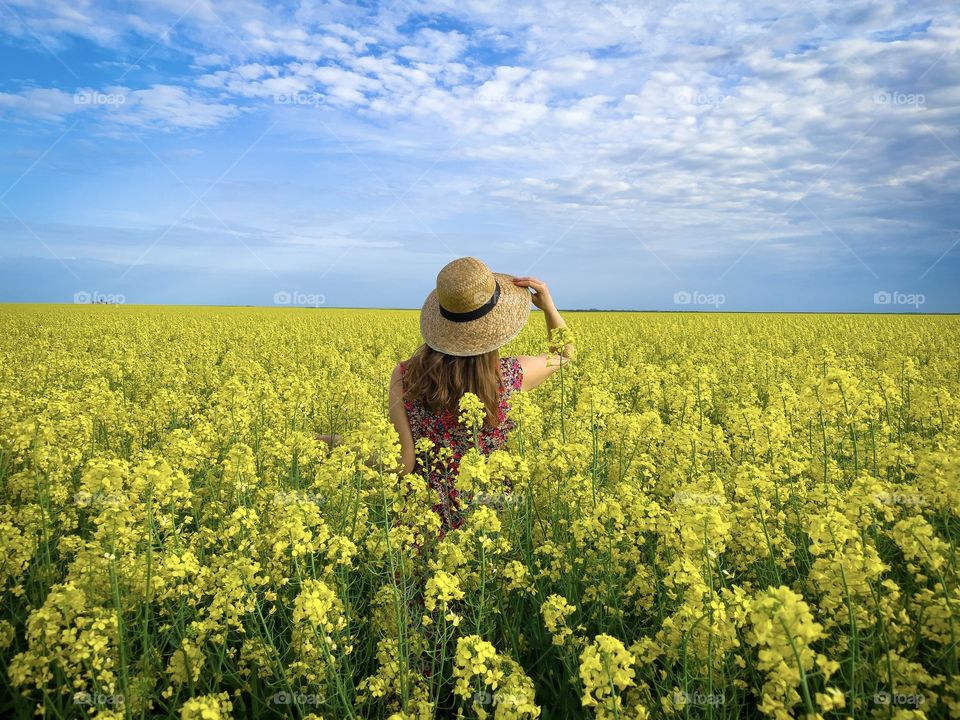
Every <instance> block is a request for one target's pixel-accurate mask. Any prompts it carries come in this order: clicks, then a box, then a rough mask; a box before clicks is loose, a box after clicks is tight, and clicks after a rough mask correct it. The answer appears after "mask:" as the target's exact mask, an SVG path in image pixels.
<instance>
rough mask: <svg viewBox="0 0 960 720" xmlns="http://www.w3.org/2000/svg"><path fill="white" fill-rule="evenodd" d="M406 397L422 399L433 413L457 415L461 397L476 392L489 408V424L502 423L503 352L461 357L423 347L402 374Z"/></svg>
mask: <svg viewBox="0 0 960 720" xmlns="http://www.w3.org/2000/svg"><path fill="white" fill-rule="evenodd" d="M403 385H404V390H403V394H404V397H406V399H407V400H419V401H420V402H421V403H422V404H423V405H424V407H426V408H427V409H428V410H429V411H430V412H433V413H440V412H443V411H444V410H449V411H450V412H452V413H453V414H454V415H456V414H457V412H458V406H459V404H460V398H461V397H463V395H464V393H468V392H470V393H473V394H474V395H476V396H477V397H478V398H480V401H481V402H482V403H483V405H484V407H485V408H486V409H487V418H486V424H487V425H488V426H490V427H496V426H497V425H498V424H499V419H498V417H497V415H498V409H499V398H498V397H497V395H498V393H499V390H500V389H501V388H502V387H503V376H502V375H501V374H500V353H499V352H498V351H497V350H491V351H490V352H488V353H484V354H483V355H470V356H467V357H458V356H456V355H447V354H446V353H442V352H438V351H436V350H434V349H433V348H431V347H430V346H429V345H421V346H420V347H419V348H418V349H417V351H416V352H415V353H414V354H413V357H412V358H410V361H409V362H408V363H407V365H406V370H405V372H404V374H403Z"/></svg>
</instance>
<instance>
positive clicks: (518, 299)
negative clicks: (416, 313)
mask: <svg viewBox="0 0 960 720" xmlns="http://www.w3.org/2000/svg"><path fill="white" fill-rule="evenodd" d="M493 276H494V278H496V280H497V282H498V283H500V298H499V300H497V304H496V305H495V306H494V307H493V309H492V310H491V311H490V312H488V313H487V314H486V315H484V316H483V317H480V318H477V319H476V320H467V321H466V322H456V321H454V320H448V319H447V318H445V317H443V315H441V314H440V301H439V300H438V299H437V291H436V290H434V291H433V292H431V293H430V294H429V295H428V296H427V299H426V301H425V302H424V303H423V308H422V309H421V310H420V334H421V335H423V340H424V342H425V343H426V344H427V345H429V346H430V347H431V348H433V349H434V350H436V351H438V352H442V353H445V354H447V355H456V356H458V357H467V356H469V355H483V354H484V353H488V352H490V351H491V350H496V349H497V348H499V347H503V346H504V345H506V344H507V343H508V342H510V341H511V340H513V339H514V338H515V337H516V336H517V335H519V334H520V331H521V330H523V326H524V325H525V324H526V322H527V318H529V317H530V307H531V302H530V291H529V290H527V288H525V287H519V286H517V285H514V284H513V277H514V276H513V275H506V274H504V273H494V274H493Z"/></svg>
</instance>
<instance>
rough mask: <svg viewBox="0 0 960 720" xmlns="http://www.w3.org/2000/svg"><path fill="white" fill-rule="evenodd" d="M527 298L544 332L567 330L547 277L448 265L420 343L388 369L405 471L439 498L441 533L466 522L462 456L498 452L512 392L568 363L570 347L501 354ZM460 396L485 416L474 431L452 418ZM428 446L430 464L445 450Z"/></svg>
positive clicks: (423, 320)
mask: <svg viewBox="0 0 960 720" xmlns="http://www.w3.org/2000/svg"><path fill="white" fill-rule="evenodd" d="M531 291H532V292H531ZM531 301H532V302H533V304H534V305H536V306H537V307H538V308H540V310H542V311H543V315H544V319H545V320H546V325H547V334H548V336H549V335H550V333H551V332H552V331H553V330H554V329H557V328H562V327H565V323H564V321H563V318H561V317H560V313H559V312H558V311H557V307H556V305H554V303H553V298H551V297H550V291H549V290H548V289H547V286H546V283H544V282H543V281H541V280H537V279H536V278H532V277H513V276H511V275H504V274H502V273H492V272H491V271H490V269H489V268H488V267H487V266H486V265H485V264H484V263H482V262H481V261H480V260H477V259H475V258H470V257H467V258H460V259H458V260H454V261H453V262H451V263H449V264H448V265H446V266H445V267H444V268H443V269H442V270H441V271H440V273H439V274H438V275H437V287H436V289H435V290H434V291H433V292H431V293H430V295H429V296H428V297H427V299H426V302H424V304H423V309H422V310H421V311H420V332H421V334H422V335H423V340H424V344H423V345H421V346H420V348H419V349H418V350H417V351H416V352H415V353H414V355H413V357H411V358H410V359H409V360H407V361H405V362H401V363H399V364H398V365H397V366H396V367H395V368H394V370H393V375H392V377H391V378H390V420H391V421H392V422H393V425H394V427H396V429H397V433H398V434H399V436H400V446H401V449H402V455H401V458H402V463H403V467H402V470H403V472H405V473H410V472H420V473H422V474H423V475H424V477H425V478H427V482H428V483H429V484H430V486H431V487H432V488H433V489H434V490H436V491H437V493H438V494H439V496H440V504H439V505H437V506H435V508H434V509H435V510H436V511H437V512H438V513H439V514H440V519H441V528H442V531H443V532H446V531H448V530H451V529H454V528H457V527H459V526H460V525H461V524H462V523H463V516H462V509H461V504H460V499H459V497H458V492H457V488H456V484H455V481H456V475H457V470H458V467H459V462H460V458H461V457H462V456H463V454H464V453H465V452H467V450H469V449H470V448H472V447H474V446H476V447H477V448H478V449H479V450H480V451H481V452H482V453H483V454H485V455H487V454H489V453H491V452H492V451H494V450H498V449H501V448H503V447H504V445H505V443H506V439H507V436H508V434H509V432H510V430H511V429H512V427H513V423H512V422H511V421H510V420H508V419H507V417H506V415H507V411H508V410H509V408H510V396H511V395H512V394H513V393H514V392H516V391H517V390H532V389H533V388H535V387H537V386H538V385H540V384H541V383H542V382H543V381H544V380H546V379H547V378H548V377H550V376H551V375H552V374H553V373H554V372H556V371H557V370H559V369H560V367H561V365H562V364H564V363H566V362H568V361H569V360H572V359H573V357H574V347H573V345H572V344H568V345H565V346H564V348H563V350H562V352H561V354H560V357H559V360H558V359H557V358H556V357H555V356H554V357H553V358H552V359H551V358H550V357H549V356H548V355H546V354H544V355H522V356H519V357H500V354H499V349H500V348H501V347H502V346H503V345H506V344H507V343H508V342H510V341H511V340H513V339H514V338H515V337H516V336H517V335H518V334H519V333H520V331H521V330H522V329H523V326H524V324H525V323H526V321H527V317H528V316H529V314H530V303H531ZM465 393H473V394H474V395H475V396H476V397H477V398H479V400H480V402H481V403H482V404H483V410H484V411H485V419H484V422H483V425H482V427H481V428H480V430H479V432H478V433H476V435H475V434H474V432H473V431H471V430H469V429H468V428H467V427H465V426H464V425H463V424H462V423H460V422H459V421H458V414H459V403H460V399H461V398H462V397H463V395H464V394H465ZM423 439H427V440H430V443H421V442H419V441H421V440H423ZM424 445H430V446H431V447H432V452H431V453H429V455H431V456H433V457H434V458H436V456H437V455H438V454H439V453H438V452H437V451H439V450H440V449H441V448H445V449H446V450H448V451H449V454H447V453H442V455H443V456H444V458H445V459H444V460H442V461H441V462H437V461H436V459H434V460H433V461H432V462H431V461H430V458H429V457H427V453H421V454H420V456H419V457H418V455H417V452H416V449H417V448H418V447H423V446H424Z"/></svg>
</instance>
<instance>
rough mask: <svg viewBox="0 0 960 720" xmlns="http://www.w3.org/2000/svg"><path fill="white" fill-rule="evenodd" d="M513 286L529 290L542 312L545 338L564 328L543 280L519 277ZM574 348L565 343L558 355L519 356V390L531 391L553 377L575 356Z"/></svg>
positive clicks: (514, 280)
mask: <svg viewBox="0 0 960 720" xmlns="http://www.w3.org/2000/svg"><path fill="white" fill-rule="evenodd" d="M513 284H514V285H519V286H520V287H526V288H531V289H532V290H533V295H532V296H531V298H530V299H531V300H532V301H533V304H534V305H536V306H537V307H538V308H540V309H541V310H542V311H543V319H544V320H545V321H546V323H547V338H548V339H549V338H550V336H551V334H552V333H553V331H554V330H555V329H557V328H563V327H566V326H567V324H566V323H565V322H564V321H563V318H562V317H560V312H559V311H558V310H557V306H556V305H554V303H553V298H552V297H551V296H550V290H549V289H548V288H547V284H546V283H545V282H543V280H538V279H537V278H532V277H520V278H514V279H513ZM576 352H577V351H576V348H575V347H574V346H573V343H567V344H566V345H564V346H563V349H562V350H561V351H560V355H559V356H557V355H548V354H546V353H544V354H543V355H522V356H520V358H519V360H520V366H521V367H522V368H523V383H522V384H521V385H520V389H521V390H532V389H533V388H535V387H537V386H538V385H540V384H541V383H542V382H543V381H544V380H546V379H547V378H548V377H550V376H551V375H553V373H555V372H556V371H557V370H559V369H560V367H561V366H562V365H566V364H567V363H568V362H571V361H572V360H573V359H574V357H575V356H576Z"/></svg>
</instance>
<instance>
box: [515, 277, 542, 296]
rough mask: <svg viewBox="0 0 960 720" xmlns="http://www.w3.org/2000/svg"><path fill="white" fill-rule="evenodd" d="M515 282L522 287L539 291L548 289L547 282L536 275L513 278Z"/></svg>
mask: <svg viewBox="0 0 960 720" xmlns="http://www.w3.org/2000/svg"><path fill="white" fill-rule="evenodd" d="M513 282H514V284H516V285H519V286H520V287H528V288H533V289H534V290H536V291H537V292H538V293H539V292H542V291H544V290H546V289H547V284H546V283H545V282H543V280H538V279H537V278H534V277H518V278H514V279H513Z"/></svg>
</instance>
